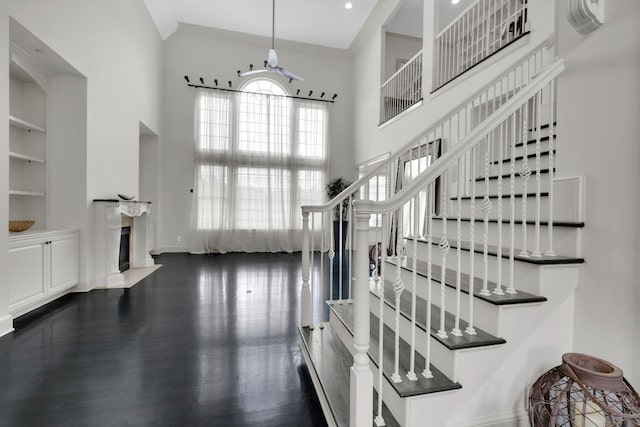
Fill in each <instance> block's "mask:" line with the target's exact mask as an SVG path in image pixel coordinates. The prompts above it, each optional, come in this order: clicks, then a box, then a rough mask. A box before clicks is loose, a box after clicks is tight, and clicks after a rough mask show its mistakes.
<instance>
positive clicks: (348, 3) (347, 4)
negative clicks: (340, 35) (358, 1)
mask: <svg viewBox="0 0 640 427" xmlns="http://www.w3.org/2000/svg"><path fill="white" fill-rule="evenodd" d="M352 7H353V5H352V4H351V2H347V3H346V4H345V5H344V8H345V9H347V10H351V8H352Z"/></svg>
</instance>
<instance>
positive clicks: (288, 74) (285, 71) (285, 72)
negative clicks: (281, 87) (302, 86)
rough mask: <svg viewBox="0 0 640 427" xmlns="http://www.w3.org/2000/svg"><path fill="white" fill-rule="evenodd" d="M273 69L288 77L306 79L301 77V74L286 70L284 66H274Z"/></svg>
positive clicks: (299, 79)
mask: <svg viewBox="0 0 640 427" xmlns="http://www.w3.org/2000/svg"><path fill="white" fill-rule="evenodd" d="M273 69H274V70H275V72H276V73H278V74H280V75H281V76H282V77H286V78H288V79H293V80H298V81H301V82H302V81H304V79H303V78H302V77H300V76H299V75H297V74H296V73H293V72H291V71H289V70H286V69H284V68H282V67H273Z"/></svg>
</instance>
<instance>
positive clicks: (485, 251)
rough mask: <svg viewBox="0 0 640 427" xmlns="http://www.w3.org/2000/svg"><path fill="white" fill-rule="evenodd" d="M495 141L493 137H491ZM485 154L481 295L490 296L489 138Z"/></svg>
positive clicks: (487, 138) (486, 139)
mask: <svg viewBox="0 0 640 427" xmlns="http://www.w3.org/2000/svg"><path fill="white" fill-rule="evenodd" d="M491 139H493V137H491ZM485 141H486V145H485V152H484V187H485V189H484V194H485V196H484V199H482V206H481V208H482V213H483V215H484V242H483V245H482V261H483V263H484V276H483V280H482V290H481V291H480V295H484V296H490V295H491V292H490V291H489V214H490V213H491V199H490V198H489V162H490V159H491V155H490V147H491V145H493V144H492V143H491V141H490V138H489V137H486V138H485Z"/></svg>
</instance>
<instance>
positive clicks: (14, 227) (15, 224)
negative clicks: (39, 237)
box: [9, 221, 36, 233]
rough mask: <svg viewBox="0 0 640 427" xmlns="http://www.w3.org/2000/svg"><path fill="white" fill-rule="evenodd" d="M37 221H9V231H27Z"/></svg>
mask: <svg viewBox="0 0 640 427" xmlns="http://www.w3.org/2000/svg"><path fill="white" fill-rule="evenodd" d="M35 223H36V222H35V221H9V231H11V232H12V233H17V232H20V231H27V230H28V229H30V228H31V227H32V226H33V224H35Z"/></svg>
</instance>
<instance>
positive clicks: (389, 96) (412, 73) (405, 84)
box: [380, 50, 422, 123]
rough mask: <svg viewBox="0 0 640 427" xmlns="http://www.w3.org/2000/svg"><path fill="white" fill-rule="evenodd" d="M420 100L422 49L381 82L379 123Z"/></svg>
mask: <svg viewBox="0 0 640 427" xmlns="http://www.w3.org/2000/svg"><path fill="white" fill-rule="evenodd" d="M421 100H422V50H420V52H418V53H416V54H415V56H414V57H413V58H411V59H410V60H409V61H408V62H407V63H406V64H404V65H403V66H402V68H400V69H399V70H398V71H396V72H395V73H394V74H393V75H392V76H391V77H389V79H388V80H387V81H386V82H384V83H383V84H382V89H381V91H380V105H381V108H380V123H384V122H386V121H388V120H390V119H392V118H394V117H395V116H397V115H398V114H400V113H402V112H403V111H405V110H407V109H408V108H410V107H411V106H413V105H415V104H417V103H418V102H419V101H421Z"/></svg>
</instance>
